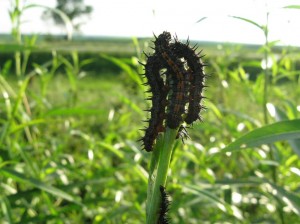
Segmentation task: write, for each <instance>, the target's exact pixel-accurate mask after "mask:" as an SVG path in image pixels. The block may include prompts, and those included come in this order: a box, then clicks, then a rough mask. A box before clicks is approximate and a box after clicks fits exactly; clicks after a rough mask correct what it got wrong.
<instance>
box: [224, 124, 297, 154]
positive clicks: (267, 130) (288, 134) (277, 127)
mask: <svg viewBox="0 0 300 224" xmlns="http://www.w3.org/2000/svg"><path fill="white" fill-rule="evenodd" d="M299 137H300V119H296V120H289V121H281V122H277V123H273V124H270V125H266V126H263V127H261V128H257V129H255V130H253V131H251V132H249V133H247V134H245V135H244V136H242V137H240V138H238V139H237V140H235V141H234V142H232V143H230V144H229V145H228V146H226V147H225V148H224V149H222V151H221V152H233V151H238V150H241V149H245V148H250V147H257V146H260V145H262V144H268V143H272V142H277V141H281V140H290V139H297V138H299Z"/></svg>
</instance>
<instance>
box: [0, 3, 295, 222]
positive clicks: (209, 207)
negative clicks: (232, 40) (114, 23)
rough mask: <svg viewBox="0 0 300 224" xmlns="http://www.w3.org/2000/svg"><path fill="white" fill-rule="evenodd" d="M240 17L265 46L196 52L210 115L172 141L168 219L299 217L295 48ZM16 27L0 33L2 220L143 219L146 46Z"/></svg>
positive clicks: (207, 46) (208, 45)
mask: <svg viewBox="0 0 300 224" xmlns="http://www.w3.org/2000/svg"><path fill="white" fill-rule="evenodd" d="M16 2H18V1H16ZM296 8H297V7H296ZM11 15H12V16H11V18H12V23H13V21H17V19H18V16H19V14H18V10H16V8H15V10H13V11H12V12H11ZM236 19H239V20H243V21H244V22H245V24H246V23H250V24H252V25H255V26H256V27H257V28H258V29H260V31H261V32H262V34H264V35H265V39H266V41H265V43H264V44H262V45H241V44H226V43H213V42H198V43H197V42H195V41H192V43H191V45H193V44H198V46H199V51H200V50H201V49H203V52H202V54H205V55H206V56H205V57H204V62H205V63H206V64H207V65H208V66H207V67H206V70H205V72H206V74H208V75H209V78H208V79H207V82H206V84H207V85H208V86H209V87H208V88H206V90H205V93H204V95H205V96H206V97H207V99H206V100H205V102H204V105H205V106H206V107H207V109H206V110H205V111H203V112H202V113H201V116H202V118H203V122H197V123H195V124H194V125H193V126H192V127H190V128H188V132H189V135H190V139H186V140H185V141H184V144H183V143H182V142H181V141H180V140H178V141H177V143H176V146H175V147H176V148H175V153H174V155H173V158H172V162H171V171H170V176H169V179H168V184H167V191H168V193H169V194H170V200H171V201H172V203H171V207H170V211H169V216H170V220H172V221H171V222H170V223H191V224H192V223H299V222H300V196H299V193H300V177H299V176H300V162H299V156H300V140H299V138H298V137H297V136H300V125H299V124H300V122H299V117H300V112H299V111H300V97H299V96H300V88H299V86H300V74H299V71H300V64H299V59H300V53H299V48H298V47H287V46H284V47H283V46H277V45H276V42H271V41H269V39H268V27H267V26H261V25H258V24H256V23H255V22H253V21H249V20H246V19H244V18H236ZM13 24H14V23H13ZM20 26H21V24H19V23H15V26H13V30H12V33H11V34H9V35H4V34H3V35H0V68H1V70H0V91H1V96H0V189H1V192H2V193H1V196H0V206H1V210H0V222H1V223H144V222H145V201H146V196H147V195H146V192H147V178H148V177H147V172H148V166H149V161H150V157H151V153H147V152H145V151H143V150H141V146H140V143H139V142H137V139H139V138H141V136H142V135H143V132H142V131H140V130H139V129H141V128H143V125H144V124H143V123H142V120H145V119H146V118H147V117H148V114H147V113H146V112H144V111H143V110H145V109H147V108H149V106H151V105H149V102H148V101H145V100H144V99H145V98H146V97H147V94H146V93H145V92H144V91H145V90H146V88H147V87H145V86H143V85H142V83H143V82H145V80H143V78H142V76H141V74H143V67H142V66H141V65H140V64H139V63H138V61H140V62H145V56H144V55H143V54H142V52H143V51H145V52H147V53H151V52H152V50H151V48H150V47H151V46H152V45H153V43H152V42H151V39H149V38H104V37H103V38H78V37H74V38H73V39H72V40H65V37H62V36H47V35H22V34H21V32H20ZM184 41H185V40H184ZM268 125H271V128H268V127H269V126H268ZM272 125H273V126H272ZM265 127H267V129H264V128H265ZM249 132H250V133H252V135H250V136H249V135H246V137H243V136H244V135H245V134H247V133H249ZM236 139H238V140H239V141H241V144H240V145H233V146H232V147H228V148H227V150H226V153H225V152H222V149H223V148H224V147H225V146H227V145H229V144H230V143H232V142H233V141H234V140H236ZM242 143H245V144H247V146H248V147H246V148H243V147H240V146H241V145H242Z"/></svg>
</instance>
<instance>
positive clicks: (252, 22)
mask: <svg viewBox="0 0 300 224" xmlns="http://www.w3.org/2000/svg"><path fill="white" fill-rule="evenodd" d="M230 17H232V18H234V19H239V20H242V21H244V22H247V23H250V24H252V25H254V26H256V27H258V28H259V29H261V30H264V27H263V26H261V25H259V24H258V23H256V22H254V21H252V20H250V19H246V18H243V17H239V16H230Z"/></svg>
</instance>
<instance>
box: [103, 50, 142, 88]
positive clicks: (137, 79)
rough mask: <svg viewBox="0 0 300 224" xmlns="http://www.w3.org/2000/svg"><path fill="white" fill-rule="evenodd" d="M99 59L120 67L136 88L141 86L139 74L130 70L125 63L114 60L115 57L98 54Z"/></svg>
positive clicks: (120, 60) (117, 59)
mask: <svg viewBox="0 0 300 224" xmlns="http://www.w3.org/2000/svg"><path fill="white" fill-rule="evenodd" d="M100 57H102V58H104V59H106V60H108V61H111V62H112V63H114V64H115V65H117V66H118V67H120V68H121V69H122V70H123V71H124V72H126V73H127V74H128V75H129V77H130V78H131V79H132V80H133V81H134V82H135V83H136V84H137V85H138V86H142V80H141V77H140V76H139V74H138V73H137V72H136V71H135V70H134V69H132V68H131V67H130V66H129V65H128V64H127V63H125V62H124V60H122V59H119V58H116V57H112V56H108V55H105V54H100Z"/></svg>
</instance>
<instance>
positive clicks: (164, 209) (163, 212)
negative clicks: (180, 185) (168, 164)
mask: <svg viewBox="0 0 300 224" xmlns="http://www.w3.org/2000/svg"><path fill="white" fill-rule="evenodd" d="M159 190H160V195H161V203H160V207H159V216H158V221H157V224H169V218H168V211H169V206H170V201H169V196H168V194H167V192H166V189H165V188H164V187H163V186H162V185H160V187H159Z"/></svg>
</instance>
